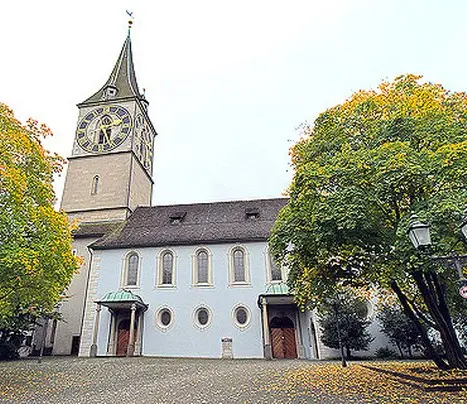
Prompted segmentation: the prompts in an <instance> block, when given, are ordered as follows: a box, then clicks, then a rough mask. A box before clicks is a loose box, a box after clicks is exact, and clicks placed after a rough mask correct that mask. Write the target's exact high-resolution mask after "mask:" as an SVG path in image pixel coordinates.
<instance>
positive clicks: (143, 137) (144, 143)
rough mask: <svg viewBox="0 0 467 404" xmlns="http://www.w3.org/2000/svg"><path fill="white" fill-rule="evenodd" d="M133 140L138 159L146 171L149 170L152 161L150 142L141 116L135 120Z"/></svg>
mask: <svg viewBox="0 0 467 404" xmlns="http://www.w3.org/2000/svg"><path fill="white" fill-rule="evenodd" d="M135 139H136V149H137V154H138V158H139V160H140V161H141V163H142V164H143V166H144V168H145V169H147V170H148V169H150V168H151V161H152V140H151V132H150V129H149V127H148V124H147V123H146V120H145V119H144V117H143V115H141V114H138V115H137V116H136V118H135Z"/></svg>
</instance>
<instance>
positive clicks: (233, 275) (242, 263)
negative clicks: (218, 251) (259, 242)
mask: <svg viewBox="0 0 467 404" xmlns="http://www.w3.org/2000/svg"><path fill="white" fill-rule="evenodd" d="M229 272H230V275H229V279H230V285H231V286H245V285H249V284H250V271H249V265H248V251H247V250H246V248H245V247H242V246H238V245H237V246H234V247H232V248H231V249H230V251H229Z"/></svg>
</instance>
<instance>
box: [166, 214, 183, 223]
mask: <svg viewBox="0 0 467 404" xmlns="http://www.w3.org/2000/svg"><path fill="white" fill-rule="evenodd" d="M185 215H186V212H174V213H172V214H171V215H170V216H169V218H170V223H171V224H180V223H181V222H182V220H183V219H184V218H185Z"/></svg>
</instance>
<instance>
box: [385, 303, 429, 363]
mask: <svg viewBox="0 0 467 404" xmlns="http://www.w3.org/2000/svg"><path fill="white" fill-rule="evenodd" d="M376 317H377V319H378V320H379V322H380V325H381V331H382V332H383V333H384V334H386V335H387V336H388V338H389V341H391V342H392V343H393V344H394V345H396V346H397V348H398V349H399V352H400V355H401V357H402V358H404V351H407V353H408V354H409V357H410V358H412V357H413V350H414V349H418V348H420V347H421V341H420V332H419V331H418V328H417V327H416V326H415V324H414V323H413V321H411V320H410V319H409V318H408V317H407V316H406V315H405V313H404V310H403V309H402V307H401V306H400V305H398V304H384V305H383V306H382V307H381V308H380V310H379V312H378V314H377V315H376Z"/></svg>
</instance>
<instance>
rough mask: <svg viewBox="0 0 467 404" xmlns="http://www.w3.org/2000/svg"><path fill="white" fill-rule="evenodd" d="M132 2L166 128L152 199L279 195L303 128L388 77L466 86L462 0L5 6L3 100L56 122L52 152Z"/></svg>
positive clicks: (149, 86) (146, 83)
mask: <svg viewBox="0 0 467 404" xmlns="http://www.w3.org/2000/svg"><path fill="white" fill-rule="evenodd" d="M126 9H129V10H131V11H133V12H134V15H135V21H134V28H133V29H132V44H133V56H134V62H135V69H136V75H137V79H138V84H139V86H140V88H145V89H146V96H147V99H148V100H149V102H150V106H149V114H150V116H151V118H152V121H153V123H154V125H155V127H156V130H157V132H158V133H159V136H158V137H157V138H156V142H155V152H154V179H155V187H154V195H153V203H154V204H167V203H189V202H200V201H218V200H232V199H251V198H263V197H277V196H280V195H281V194H282V193H283V192H284V191H285V190H286V188H287V185H288V184H289V182H290V180H291V172H290V170H289V156H288V149H289V147H290V146H291V145H292V144H293V142H295V141H296V140H297V139H298V138H299V135H300V133H299V132H298V131H297V130H296V128H297V127H298V126H299V125H300V124H301V123H303V122H305V121H308V122H312V121H314V119H316V117H317V116H318V114H319V113H320V112H322V111H324V110H326V109H327V108H329V107H332V106H334V105H336V104H339V103H341V102H343V101H345V99H346V98H348V97H349V96H350V95H351V94H352V93H353V92H355V91H357V90H359V89H361V88H365V89H369V88H375V87H376V86H377V85H378V84H379V83H380V82H381V81H382V80H383V79H388V80H392V79H393V78H394V77H395V76H397V75H399V74H403V73H416V74H422V75H424V77H425V79H426V80H427V81H432V82H437V83H441V84H443V85H444V86H445V87H447V88H448V89H451V90H453V91H465V90H467V24H466V23H465V21H466V16H467V2H465V1H462V0H458V1H446V0H444V1H435V0H419V1H415V0H403V1H402V0H386V1H383V0H381V1H378V0H322V1H313V0H306V1H298V0H287V1H285V0H282V1H274V0H248V1H247V0H235V1H227V0H209V1H208V0H197V1H193V0H170V1H169V0H165V1H162V0H154V1H148V0H132V1H130V0H127V1H120V0H112V1H110V0H105V1H103V0H99V1H97V0H80V1H75V2H69V1H63V0H62V1H47V0H42V1H37V0H31V1H22V0H15V1H2V2H1V3H0V13H1V16H2V22H1V24H0V35H1V38H2V45H1V56H0V61H1V63H0V101H1V102H4V103H6V104H7V105H9V106H10V107H11V108H13V109H14V111H15V113H16V116H17V117H18V118H19V119H21V120H23V121H24V120H25V119H26V118H28V117H33V118H35V119H38V120H39V121H41V122H44V123H46V124H47V125H48V126H49V127H50V128H51V129H52V130H53V132H54V134H55V136H54V138H53V139H51V140H49V141H48V142H47V148H48V149H49V150H52V151H54V152H57V153H59V154H61V155H62V156H65V157H67V156H69V155H70V153H71V147H72V142H73V138H74V133H75V126H76V122H77V117H78V109H77V107H76V104H77V103H79V102H82V101H84V100H85V99H86V98H87V97H89V96H90V95H92V94H93V93H94V92H95V91H97V90H98V89H99V88H100V87H101V86H102V85H103V84H104V82H105V81H106V80H107V78H108V76H109V74H110V72H111V70H112V67H113V65H114V63H115V61H116V58H117V56H118V54H119V52H120V49H121V46H122V44H123V41H124V39H125V36H126V32H127V20H128V18H127V16H126V14H125V10H126ZM63 177H64V176H62V177H61V178H59V179H58V180H57V181H56V183H55V188H56V191H57V197H58V198H60V197H61V192H62V187H63Z"/></svg>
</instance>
